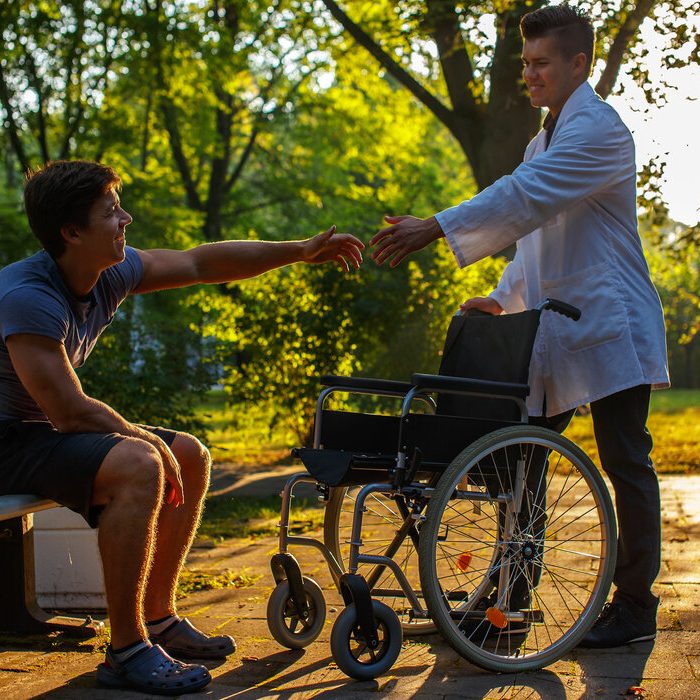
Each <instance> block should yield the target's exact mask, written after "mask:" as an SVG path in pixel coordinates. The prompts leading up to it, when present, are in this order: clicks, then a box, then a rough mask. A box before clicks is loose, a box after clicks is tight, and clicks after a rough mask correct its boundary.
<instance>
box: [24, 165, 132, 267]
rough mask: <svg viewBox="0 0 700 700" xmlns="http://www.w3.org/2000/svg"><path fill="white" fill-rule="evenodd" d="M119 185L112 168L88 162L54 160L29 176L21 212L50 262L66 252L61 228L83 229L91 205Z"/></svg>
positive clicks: (119, 179) (118, 179)
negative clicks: (24, 214)
mask: <svg viewBox="0 0 700 700" xmlns="http://www.w3.org/2000/svg"><path fill="white" fill-rule="evenodd" d="M121 182H122V181H121V178H120V177H119V175H117V173H116V172H115V171H114V170H113V169H112V168H110V167H109V166H107V165H101V164H100V163H93V162H92V161H88V160H56V161H53V162H50V163H47V164H46V165H45V166H44V167H42V168H39V169H37V170H35V171H34V172H32V173H29V175H28V176H27V182H26V184H25V186H24V208H25V211H26V212H27V218H28V219H29V225H30V226H31V229H32V231H33V233H34V235H35V236H36V237H37V238H38V239H39V241H40V242H41V245H42V246H44V249H45V250H46V252H47V253H48V254H49V255H50V256H51V257H52V258H59V257H60V256H61V255H62V254H63V251H64V250H65V243H64V241H63V236H62V235H61V228H62V227H63V226H70V225H71V224H73V225H75V226H86V225H87V222H88V214H89V213H90V209H91V207H92V205H93V204H94V203H95V202H96V201H97V200H98V199H99V198H100V197H101V196H102V195H103V194H105V193H106V192H107V191H109V190H110V189H112V188H115V189H119V188H120V187H121Z"/></svg>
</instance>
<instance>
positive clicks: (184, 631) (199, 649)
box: [151, 618, 236, 659]
mask: <svg viewBox="0 0 700 700" xmlns="http://www.w3.org/2000/svg"><path fill="white" fill-rule="evenodd" d="M151 642H153V644H160V645H161V646H162V647H163V649H165V650H166V651H167V652H168V654H171V655H172V656H174V657H176V658H178V659H224V658H226V657H227V656H228V655H229V654H233V652H234V651H236V642H235V641H234V640H233V637H229V635H227V634H221V635H218V636H216V637H209V636H208V635H206V634H204V632H200V631H199V630H198V629H197V628H196V627H195V626H194V625H193V624H192V623H191V622H190V621H189V620H188V619H187V618H183V619H182V620H180V621H179V622H175V623H173V624H172V625H170V627H168V628H167V629H166V630H164V631H163V632H161V633H160V634H152V635H151Z"/></svg>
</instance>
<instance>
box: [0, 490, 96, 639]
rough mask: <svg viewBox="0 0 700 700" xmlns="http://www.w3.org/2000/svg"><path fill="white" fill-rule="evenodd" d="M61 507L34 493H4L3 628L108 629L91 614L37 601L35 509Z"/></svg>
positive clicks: (76, 632)
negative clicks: (53, 611)
mask: <svg viewBox="0 0 700 700" xmlns="http://www.w3.org/2000/svg"><path fill="white" fill-rule="evenodd" d="M57 507H59V506H58V503H55V502H54V501H51V500H49V499H48V498H40V497H39V496H33V495H30V494H22V495H10V496H0V631H3V632H14V633H20V634H35V633H46V632H53V631H61V632H65V633H68V634H70V635H72V636H80V637H94V636H95V635H97V634H100V633H101V632H102V631H103V629H104V625H103V623H102V622H100V621H95V620H93V619H92V618H91V617H90V616H87V617H85V618H82V619H81V618H76V617H66V616H62V615H61V616H54V615H50V614H49V613H47V612H45V611H44V610H42V609H41V608H40V607H39V605H38V604H37V602H36V585H35V579H34V531H33V530H34V525H33V513H36V512H38V511H41V510H48V509H49V508H57Z"/></svg>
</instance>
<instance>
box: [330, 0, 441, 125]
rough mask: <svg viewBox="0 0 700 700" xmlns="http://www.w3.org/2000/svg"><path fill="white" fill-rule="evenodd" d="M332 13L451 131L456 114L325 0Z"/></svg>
mask: <svg viewBox="0 0 700 700" xmlns="http://www.w3.org/2000/svg"><path fill="white" fill-rule="evenodd" d="M323 4H324V5H325V6H326V7H327V8H328V10H329V11H330V13H331V14H332V15H333V17H335V19H336V20H337V21H338V22H340V24H342V25H343V27H345V30H346V31H347V32H348V34H350V36H351V37H352V38H353V39H355V41H356V42H357V43H358V44H360V45H361V46H363V47H364V48H365V49H366V50H367V51H368V52H369V53H370V54H371V55H372V56H374V58H376V59H377V61H379V63H380V64H381V65H382V66H383V67H384V68H386V70H387V71H388V72H389V73H391V75H393V76H394V78H396V80H398V81H399V82H400V83H401V84H402V85H403V86H404V87H405V88H407V89H408V90H410V91H411V93H412V94H413V96H414V97H415V98H416V99H417V100H419V101H420V102H422V103H423V104H424V105H425V106H426V107H427V108H428V109H429V110H430V111H431V112H432V113H433V114H434V115H435V116H436V117H437V118H438V119H439V120H440V121H441V122H442V123H443V124H444V125H445V126H446V127H447V128H448V129H450V131H451V130H452V128H453V126H454V122H455V119H454V114H453V112H452V110H450V109H449V108H448V107H446V106H445V105H444V104H443V103H442V102H440V100H439V99H438V98H437V97H435V95H433V94H432V93H431V92H430V91H429V90H427V89H426V88H424V87H423V86H422V85H421V84H420V83H419V82H418V81H417V80H415V78H413V76H411V75H410V74H409V73H408V72H407V71H406V70H405V69H404V68H402V67H401V66H400V65H399V64H398V63H397V62H396V61H395V60H394V59H393V58H392V57H391V56H390V55H389V54H388V53H387V52H386V51H384V49H382V48H381V46H379V44H377V42H376V41H374V39H372V37H370V36H369V34H367V33H366V32H365V31H364V30H363V29H362V28H361V27H360V26H359V25H357V24H355V23H354V22H353V21H352V20H351V19H350V18H349V17H348V16H347V15H346V14H345V12H343V10H342V9H341V8H340V7H339V5H338V4H337V3H336V2H335V0H323Z"/></svg>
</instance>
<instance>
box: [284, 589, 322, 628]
mask: <svg viewBox="0 0 700 700" xmlns="http://www.w3.org/2000/svg"><path fill="white" fill-rule="evenodd" d="M305 597H306V603H307V605H308V606H309V610H308V616H307V617H306V619H304V618H303V617H302V616H301V615H300V613H299V611H298V610H297V606H296V605H295V604H294V600H293V598H292V596H291V594H290V595H289V597H288V598H287V600H286V601H285V604H284V608H283V610H282V621H283V623H284V626H285V627H286V628H287V630H288V631H289V633H290V634H292V635H296V636H303V635H305V634H308V633H310V632H312V631H313V627H314V623H315V621H316V612H317V611H316V604H315V603H314V600H313V598H312V597H311V596H310V595H309V594H308V593H306V594H305Z"/></svg>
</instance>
